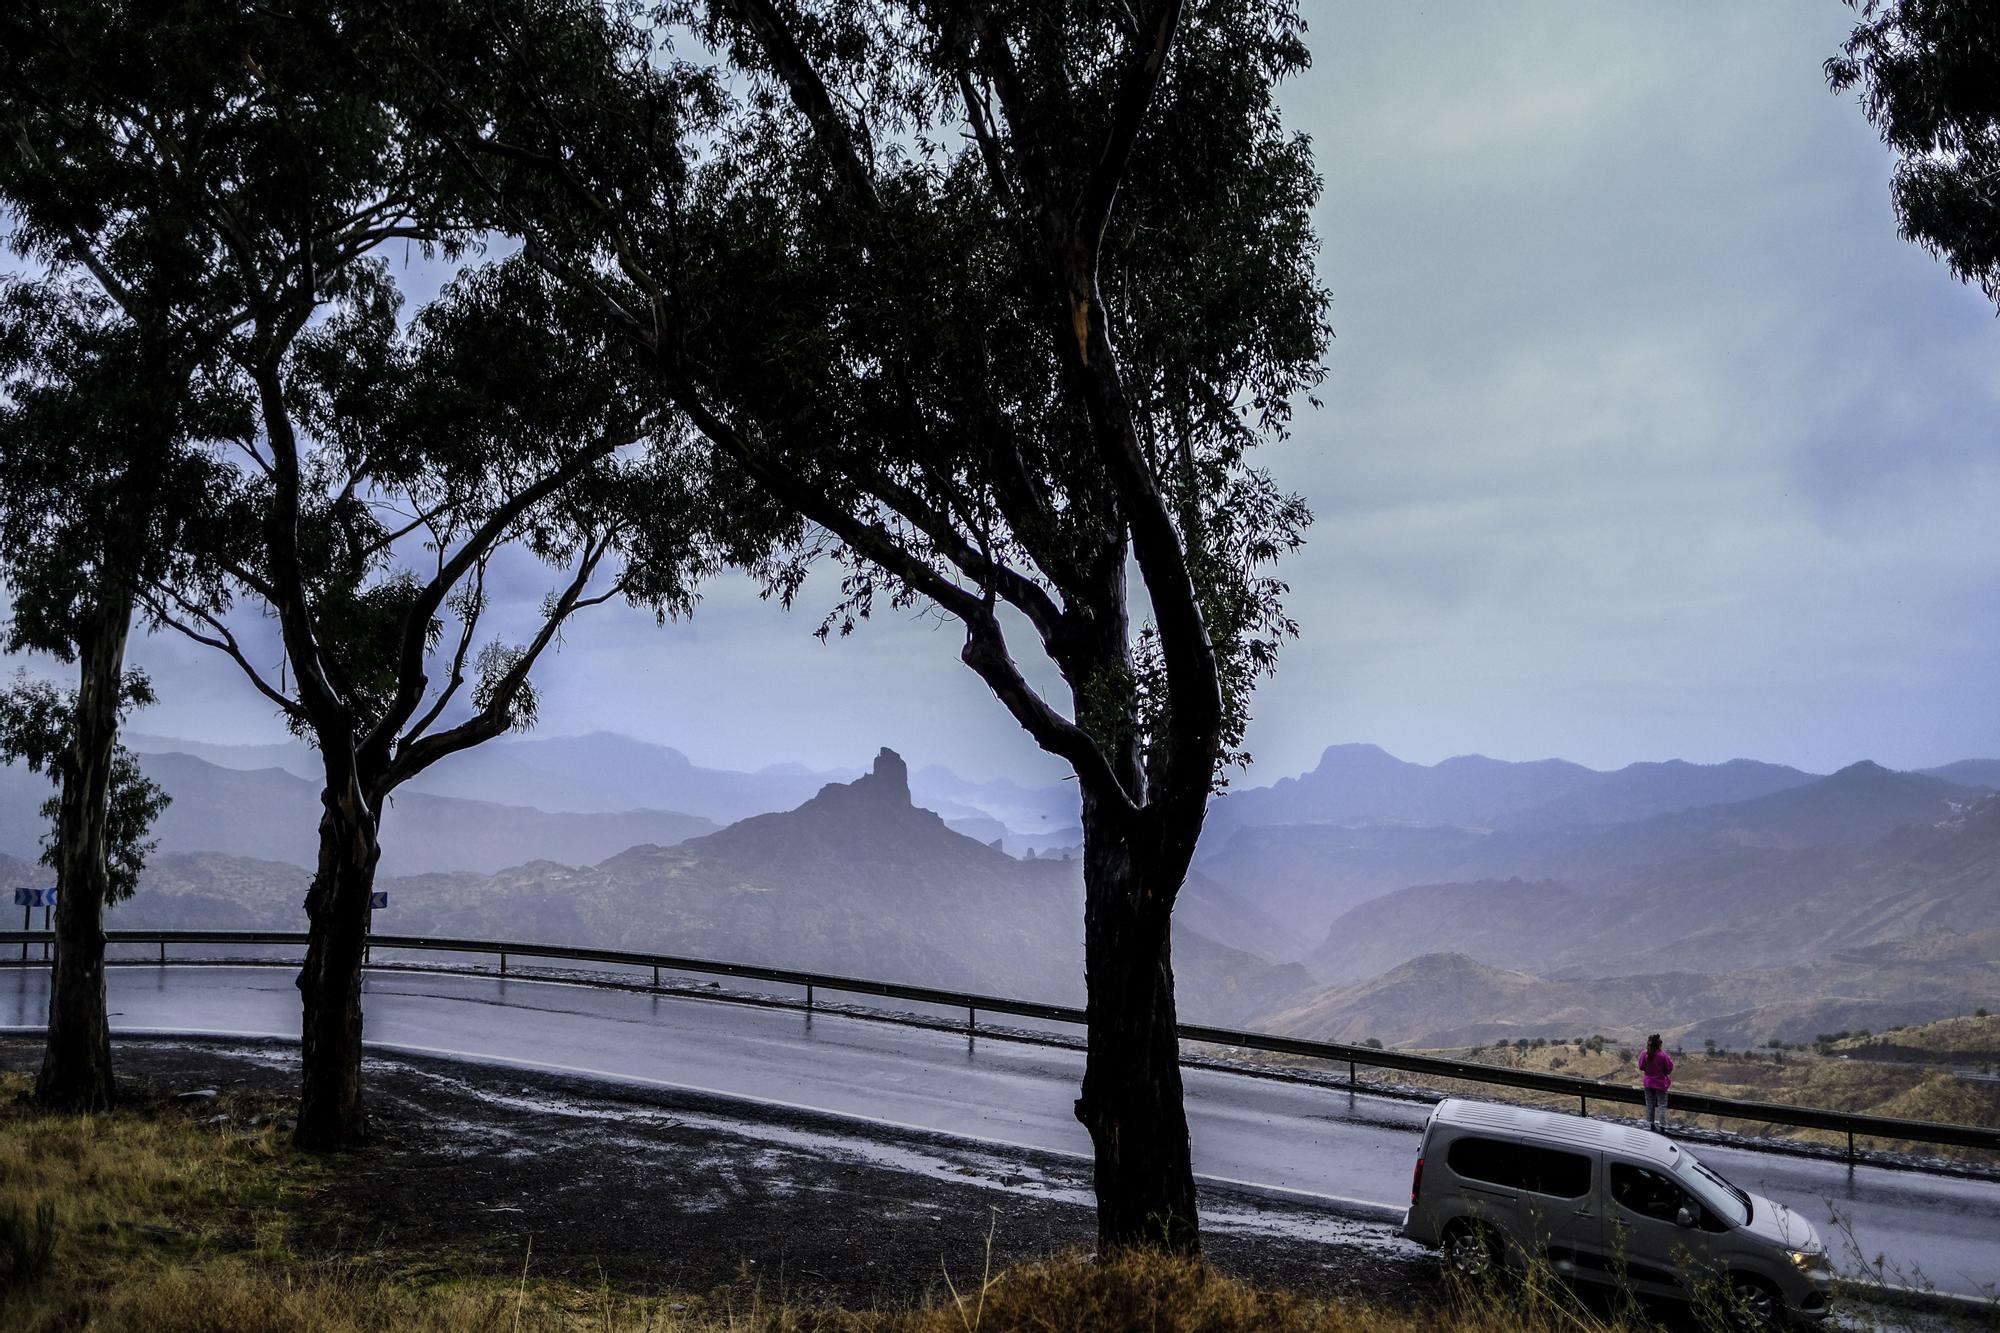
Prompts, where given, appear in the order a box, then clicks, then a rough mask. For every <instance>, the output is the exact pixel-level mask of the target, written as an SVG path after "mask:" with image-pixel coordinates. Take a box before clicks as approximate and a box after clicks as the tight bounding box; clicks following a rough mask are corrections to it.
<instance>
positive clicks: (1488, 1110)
mask: <svg viewBox="0 0 2000 1333" xmlns="http://www.w3.org/2000/svg"><path fill="white" fill-rule="evenodd" d="M1432 1121H1433V1123H1436V1124H1445V1125H1457V1126H1461V1127H1463V1128H1465V1129H1477V1130H1484V1131H1486V1132H1487V1133H1489V1134H1491V1133H1498V1134H1513V1135H1520V1136H1524V1137H1527V1138H1534V1139H1541V1140H1544V1141H1547V1142H1551V1143H1560V1144H1564V1145H1566V1146H1569V1147H1574V1148H1597V1149H1600V1150H1605V1149H1608V1150H1611V1151H1615V1152H1618V1153H1622V1154H1624V1155H1625V1156H1627V1157H1636V1158H1638V1159H1640V1160H1641V1161H1648V1162H1654V1163H1657V1164H1659V1165H1660V1166H1663V1167H1666V1168H1669V1169H1671V1168H1672V1167H1673V1165H1674V1163H1675V1162H1677V1161H1679V1160H1680V1155H1681V1150H1680V1148H1679V1146H1677V1145H1676V1144H1675V1143H1674V1141H1673V1140H1672V1139H1669V1138H1667V1137H1665V1136H1664V1135H1661V1134H1655V1133H1653V1132H1652V1131H1650V1130H1644V1129H1640V1128H1638V1127H1637V1126H1634V1125H1621V1124H1618V1123H1617V1122H1615V1121H1608V1120H1593V1119H1591V1118H1590V1117H1588V1116H1581V1115H1565V1114H1563V1113H1562V1112H1560V1111H1540V1110H1536V1109H1535V1108H1534V1107H1532V1106H1506V1105H1503V1104H1501V1103H1498V1102H1475V1101H1470V1100H1468V1099H1466V1098H1463V1097H1448V1098H1446V1099H1445V1100H1444V1101H1442V1102H1439V1103H1438V1108H1437V1110H1436V1112H1435V1113H1434V1114H1433V1115H1432Z"/></svg>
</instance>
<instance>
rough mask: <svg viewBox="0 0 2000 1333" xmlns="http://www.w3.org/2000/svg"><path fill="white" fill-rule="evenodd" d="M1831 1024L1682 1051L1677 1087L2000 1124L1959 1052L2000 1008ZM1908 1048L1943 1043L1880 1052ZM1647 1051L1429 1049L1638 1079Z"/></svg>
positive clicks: (1608, 1044) (1994, 1029)
mask: <svg viewBox="0 0 2000 1333" xmlns="http://www.w3.org/2000/svg"><path fill="white" fill-rule="evenodd" d="M1823 1035H1825V1036H1827V1037H1831V1038H1834V1039H1833V1040H1829V1041H1822V1042H1816V1043H1811V1044H1808V1045H1805V1046H1804V1047H1802V1048H1801V1047H1792V1046H1788V1047H1785V1048H1784V1049H1774V1048H1772V1047H1769V1046H1766V1047H1763V1048H1751V1049H1741V1050H1732V1049H1729V1048H1725V1047H1720V1046H1718V1047H1716V1048H1715V1049H1713V1050H1710V1049H1707V1048H1697V1049H1694V1050H1682V1051H1680V1052H1678V1053H1676V1054H1675V1057H1674V1059H1675V1065H1674V1091H1676V1092H1679V1093H1701V1094H1705V1095H1707V1096H1711V1097H1729V1098H1734V1099H1737V1100H1743V1101H1762V1102H1778V1103H1781V1104H1784V1105H1788V1106H1810V1107H1817V1108H1821V1109H1825V1110H1834V1111H1848V1112H1853V1113H1856V1114H1863V1115H1880V1116H1891V1117H1895V1118H1897V1119H1903V1120H1930V1121H1938V1122H1942V1123H1948V1124H1961V1125H1985V1126H1991V1127H1994V1128H2000V1082H1986V1081H1983V1080H1977V1079H1967V1078H1963V1077H1960V1076H1959V1071H1963V1070H1965V1069H1966V1066H1965V1064H1964V1061H1963V1059H1962V1057H1960V1056H1958V1055H1956V1054H1954V1047H1955V1046H1956V1044H1958V1043H1964V1044H1966V1045H1976V1044H1977V1043H1979V1042H1982V1041H1986V1040H2000V1018H1995V1017H1991V1016H1987V1017H1962V1018H1949V1019H1943V1020H1940V1021H1938V1022H1935V1023H1928V1024H1923V1025H1920V1026H1916V1027H1910V1028H1903V1029H1898V1030H1897V1031H1894V1032H1885V1033H1881V1034H1879V1035H1870V1036H1859V1035H1853V1036H1849V1035H1844V1034H1843V1035H1841V1036H1838V1037H1835V1035H1834V1034H1831V1033H1828V1034H1823ZM1899 1048H1900V1049H1907V1050H1912V1051H1928V1052H1931V1053H1932V1058H1931V1059H1929V1060H1917V1059H1912V1058H1902V1057H1898V1058H1889V1059H1883V1058H1876V1053H1879V1052H1881V1051H1884V1050H1895V1049H1899ZM1636 1053H1637V1043H1621V1042H1619V1041H1617V1040H1614V1039H1607V1038H1606V1037H1605V1036H1603V1035H1602V1034H1597V1033H1592V1034H1590V1035H1588V1036H1584V1037H1581V1038H1576V1039H1570V1040H1561V1041H1547V1040H1545V1039H1536V1040H1533V1041H1529V1040H1526V1039H1520V1040H1519V1042H1518V1043H1517V1042H1500V1043H1493V1044H1480V1045H1473V1046H1458V1047H1448V1048H1442V1049H1433V1050H1428V1051H1425V1052H1424V1054H1429V1055H1440V1056H1445V1057H1449V1058H1451V1059H1460V1060H1472V1061H1477V1062H1479V1063H1481V1064H1489V1065H1498V1066H1501V1067H1504V1068H1508V1069H1527V1070H1535V1071H1537V1072H1541V1073H1553V1074H1561V1075H1565V1076H1567V1077H1570V1078H1583V1079H1591V1080H1595V1081H1597V1082H1600V1083H1604V1084H1607V1085H1613V1086H1621V1087H1627V1088H1633V1087H1637V1086H1638V1084H1639V1076H1638V1072H1637V1069H1636V1066H1635V1057H1636ZM1977 1070H1978V1066H1976V1065H1975V1066H1972V1067H1971V1072H1977ZM1329 1072H1332V1073H1334V1074H1337V1075H1344V1074H1345V1072H1346V1067H1345V1065H1342V1066H1340V1068H1339V1069H1337V1070H1330V1071H1329ZM1381 1077H1382V1078H1384V1079H1386V1080H1389V1081H1392V1082H1394V1083H1397V1084H1401V1085H1406V1086H1414V1087H1424V1088H1431V1089H1435V1090H1436V1091H1439V1092H1445V1093H1450V1094H1452V1095H1456V1096H1468V1097H1479V1098H1484V1099H1486V1100H1499V1101H1520V1102H1525V1103H1530V1104H1534V1105H1545V1106H1554V1107H1558V1108H1560V1109H1563V1110H1569V1111H1573V1110H1575V1109H1577V1107H1576V1099H1575V1098H1574V1097H1573V1096H1567V1095H1564V1096H1555V1095H1553V1094H1542V1093H1535V1092H1529V1091H1524V1090H1520V1089H1514V1088H1506V1087H1501V1086H1498V1085H1493V1084H1470V1083H1466V1082H1463V1081H1461V1080H1454V1079H1439V1078H1432V1077H1429V1076H1427V1075H1421V1074H1407V1073H1403V1072H1401V1071H1384V1072H1383V1074H1382V1075H1381ZM1590 1110H1591V1114H1593V1115H1601V1116H1627V1117H1632V1118H1639V1117H1640V1116H1641V1114H1642V1113H1641V1112H1640V1110H1639V1108H1638V1107H1636V1106H1628V1105H1622V1104H1618V1103H1614V1102H1609V1101H1603V1102H1595V1103H1592V1105H1591V1107H1590ZM1672 1119H1673V1123H1677V1124H1683V1125H1689V1124H1692V1125H1699V1126H1701V1127H1704V1128H1721V1129H1728V1130H1732V1131H1736V1132H1739V1133H1743V1132H1755V1133H1757V1134H1759V1135H1761V1136H1764V1137H1779V1138H1788V1139H1792V1140H1795V1141H1799V1142H1808V1143H1825V1144H1830V1145H1836V1146H1845V1144H1846V1136H1845V1135H1839V1134H1834V1133H1832V1132H1830V1131H1820V1130H1807V1129H1794V1128H1790V1127H1785V1126H1777V1125H1770V1126H1763V1125H1758V1126H1751V1125H1745V1124H1743V1123H1740V1122H1734V1121H1725V1120H1719V1119H1716V1118H1714V1117H1709V1116H1689V1115H1686V1114H1685V1113H1682V1112H1674V1113H1673V1117H1672ZM1864 1146H1867V1147H1872V1148H1876V1149H1880V1150H1883V1151H1891V1152H1917V1153H1921V1154H1924V1155H1927V1156H1943V1157H1954V1158H1961V1159H1965V1160H1970V1161H1981V1162H1984V1161H1987V1160H1988V1159H1989V1158H1990V1154H1984V1153H1980V1152H1977V1151H1975V1150H1972V1149H1958V1148H1946V1147H1939V1146H1936V1145H1930V1144H1917V1143H1910V1142H1905V1141H1883V1142H1874V1143H1867V1142H1865V1141H1864Z"/></svg>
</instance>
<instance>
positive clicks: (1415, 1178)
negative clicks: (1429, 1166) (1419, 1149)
mask: <svg viewBox="0 0 2000 1333" xmlns="http://www.w3.org/2000/svg"><path fill="white" fill-rule="evenodd" d="M1423 1187H1424V1159H1423V1158H1421V1157H1419V1158H1418V1159H1417V1169H1416V1170H1415V1171H1413V1172H1411V1173H1410V1207H1412V1208H1414V1207H1416V1206H1417V1194H1418V1192H1419V1191H1420V1190H1422V1189H1423Z"/></svg>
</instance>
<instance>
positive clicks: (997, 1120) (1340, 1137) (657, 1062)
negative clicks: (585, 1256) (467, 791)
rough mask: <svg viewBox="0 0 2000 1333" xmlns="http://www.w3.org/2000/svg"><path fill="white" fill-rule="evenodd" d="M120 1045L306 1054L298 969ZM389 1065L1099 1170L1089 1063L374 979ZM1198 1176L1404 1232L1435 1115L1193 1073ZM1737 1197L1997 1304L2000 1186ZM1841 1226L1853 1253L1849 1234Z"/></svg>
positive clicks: (1770, 1179)
mask: <svg viewBox="0 0 2000 1333" xmlns="http://www.w3.org/2000/svg"><path fill="white" fill-rule="evenodd" d="M110 977H111V980H110V988H111V989H110V1001H111V1003H110V1007H111V1010H112V1014H113V1016H112V1029H113V1031H114V1032H141V1031H150V1032H185V1033H203V1034H215V1035H229V1036H246V1037H249V1036H255V1037H279V1038H295V1037H296V1036H297V1033H298V1016H299V1009H298V993H297V991H296V990H294V989H293V987H292V982H291V977H292V974H291V972H290V971H289V970H287V969H284V968H251V967H245V968H235V967H226V968H225V967H177V966H168V967H164V968H156V967H116V968H113V969H111V973H110ZM47 1004H48V998H47V981H46V974H45V973H43V972H42V971H41V970H40V969H34V968H29V969H21V970H19V971H14V970H12V969H9V971H8V972H7V973H0V1028H9V1027H12V1028H32V1027H37V1026H39V1025H40V1024H41V1023H42V1022H43V1021H45V1018H46V1014H47ZM364 1005H365V1013H366V1023H367V1041H368V1043H369V1044H370V1045H371V1046H381V1047H385V1048H392V1049H402V1050H408V1051H419V1052H426V1053H432V1054H439V1055H452V1056H459V1057H466V1058H471V1059H475V1060H479V1061H483V1062H489V1063H495V1064H514V1065H523V1066H532V1067H536V1068H545V1069H555V1070H561V1071H565V1072H569V1073H574V1074H581V1075H586V1076H596V1077H602V1078H606V1079H611V1080H615V1081H620V1082H631V1083H647V1084H655V1085H660V1086H668V1087H678V1088H691V1089H695V1090H699V1091H704V1092H708V1093H713V1094H716V1095H720V1096H724V1097H731V1098H739V1099H747V1100H753V1101H759V1102H768V1103H777V1104H781V1105H787V1106H795V1107H801V1108H806V1109H810V1110H815V1111H822V1112H829V1113H832V1114H835V1115H841V1116H847V1117H853V1118H859V1119H865V1120H871V1121H877V1122H885V1123H888V1124H892V1125H896V1126H900V1127H910V1128H917V1129H925V1130H931V1131H936V1132H940V1133H945V1134H951V1135H955V1136H959V1137H963V1138H967V1139H972V1140H977V1141H982V1142H985V1143H989V1144H993V1145H998V1146H1017V1147H1027V1148H1036V1149H1043V1150H1048V1151H1054V1152H1063V1153H1072V1154H1076V1155H1079V1156H1086V1155H1088V1153H1089V1149H1090V1144H1089V1139H1088V1138H1087V1136H1086V1135H1085V1134H1084V1131H1083V1128H1082V1126H1080V1125H1079V1124H1078V1123H1077V1122H1076V1119H1075V1118H1074V1116H1073V1115H1072V1114H1071V1111H1070V1106H1071V1102H1072V1100H1073V1099H1074V1097H1075V1095H1076V1086H1077V1082H1078V1080H1079V1078H1080V1077H1081V1074H1082V1055H1081V1053H1080V1052H1076V1051H1071V1050H1063V1049H1054V1048H1049V1047H1043V1046H1034V1045H1027V1044H1022V1043H1018V1042H1010V1041H1006V1040H1002V1039H998V1038H994V1037H989V1036H984V1035H982V1036H978V1037H975V1038H970V1039H968V1038H967V1037H966V1036H965V1035H964V1034H962V1033H958V1034H954V1033H949V1032H940V1031H934V1030H929V1029H923V1028H911V1027H901V1026H895V1025H890V1024H884V1023H877V1022H868V1021H865V1020H860V1019H854V1018H845V1017H840V1016H837V1015H831V1014H826V1013H820V1014H815V1015H811V1016H807V1015H805V1014H802V1013H800V1012H798V1011H796V1010H785V1009H771V1008H761V1007H755V1006H748V1005H739V1004H729V1003H722V1002H717V1001H708V1000H702V999H698V998H689V997H686V996H677V995H648V994H640V993H633V992H629V991H622V990H605V989H594V988H587V987H580V986H565V985H560V984H553V983H549V982H543V981H534V980H526V979H505V980H502V979H498V978H492V977H460V976H445V975H420V974H412V973H386V972H374V973H370V974H369V976H368V979H367V982H366V988H365V1001H364ZM1185 1078H1186V1084H1187V1098H1188V1118H1189V1124H1190V1132H1191V1134H1192V1137H1193V1143H1194V1158H1195V1169H1196V1171H1197V1173H1199V1174H1200V1175H1202V1176H1203V1177H1205V1178H1207V1179H1210V1180H1215V1181H1218V1182H1229V1183H1235V1184H1244V1185H1251V1186H1256V1187H1259V1188H1263V1189H1266V1190H1272V1191H1281V1192H1283V1193H1285V1194H1287V1195H1289V1196H1293V1197H1296V1196H1299V1195H1306V1196H1312V1197H1313V1198H1314V1199H1316V1200H1322V1201H1324V1206H1326V1207H1328V1208H1330V1209H1332V1210H1335V1211H1339V1212H1344V1213H1347V1214H1350V1215H1358V1216H1362V1217H1372V1218H1378V1219H1382V1220H1385V1221H1386V1220H1389V1219H1392V1218H1400V1216H1401V1210H1402V1206H1403V1204H1404V1202H1405V1201H1407V1199H1408V1196H1409V1179H1410V1168H1411V1164H1412V1162H1413V1160H1414V1157H1415V1153H1416V1146H1417V1131H1418V1130H1419V1128H1420V1127H1421V1126H1422V1124H1423V1121H1424V1117H1425V1116H1426V1115H1427V1114H1428V1108H1427V1107H1424V1106H1422V1105H1418V1104H1413V1103H1409V1102H1402V1101H1397V1100H1393V1099H1389V1098H1382V1097H1375V1096H1369V1095H1365V1094H1363V1095H1353V1094H1348V1093H1343V1092H1337V1091H1330V1090H1328V1089H1326V1088H1322V1087H1313V1086H1308V1085H1303V1084H1296V1083H1287V1082H1279V1081H1273V1080H1268V1079H1258V1078H1250V1077H1245V1076H1243V1075H1239V1074H1229V1073H1223V1072H1218V1071H1212V1070H1206V1069H1189V1070H1187V1071H1186V1073H1185ZM1698 1153H1699V1155H1700V1156H1701V1157H1702V1158H1703V1159H1704V1160H1706V1161H1708V1162H1710V1163H1711V1164H1712V1165H1714V1166H1715V1167H1716V1168H1717V1169H1718V1170H1720V1171H1721V1172H1722V1173H1723V1174H1725V1175H1727V1176H1729V1177H1730V1178H1731V1179H1732V1180H1734V1181H1735V1182H1736V1183H1737V1184H1739V1185H1741V1186H1742V1187H1743V1188H1745V1189H1748V1190H1750V1191H1752V1192H1754V1193H1758V1194H1764V1195H1768V1196H1770V1197H1771V1198H1774V1199H1778V1200H1781V1201H1783V1202H1785V1203H1788V1204H1790V1205H1792V1206H1793V1207H1794V1208H1796V1209H1797V1210H1798V1211H1800V1212H1801V1213H1802V1214H1804V1215H1805V1216H1807V1217H1809V1218H1811V1219H1812V1220H1813V1221H1814V1222H1815V1223H1816V1224H1817V1225H1818V1226H1819V1227H1820V1230H1821V1232H1822V1233H1823V1234H1826V1235H1827V1236H1828V1239H1829V1242H1830V1243H1831V1244H1832V1245H1833V1247H1834V1250H1835V1253H1836V1255H1837V1256H1838V1255H1840V1254H1841V1252H1842V1251H1843V1250H1848V1251H1849V1253H1848V1254H1847V1262H1845V1263H1843V1264H1842V1266H1843V1267H1852V1266H1853V1265H1854V1263H1856V1262H1857V1261H1873V1260H1875V1259H1876V1257H1877V1256H1878V1255H1880V1256H1882V1257H1883V1258H1884V1259H1885V1260H1886V1261H1887V1265H1888V1269H1889V1276H1890V1277H1891V1280H1896V1281H1904V1282H1910V1281H1914V1280H1918V1278H1917V1272H1918V1270H1920V1272H1921V1278H1922V1279H1927V1280H1928V1281H1929V1282H1930V1283H1933V1284H1935V1285H1936V1287H1937V1288H1938V1289H1940V1290H1943V1291H1952V1292H1965V1293H1974V1292H1981V1291H1992V1290H1993V1289H1995V1288H1996V1287H2000V1185H1996V1184H1992V1183H1986V1182H1979V1181H1969V1180H1961V1179H1955V1178H1950V1177H1941V1176H1933V1175H1926V1174H1922V1173H1918V1172H1909V1171H1896V1170H1889V1169H1885V1168H1880V1167H1868V1166H1863V1167H1857V1168H1854V1169H1852V1170H1849V1169H1848V1168H1846V1167H1845V1166H1843V1165H1841V1164H1837V1163H1828V1162H1823V1161H1816V1160H1810V1159H1802V1158H1796V1157H1787V1156H1781V1155H1777V1154H1770V1153H1759V1152H1754V1151H1750V1150H1746V1149H1733V1148H1721V1147H1711V1146H1702V1147H1700V1148H1699V1149H1698ZM1835 1213H1837V1214H1838V1215H1839V1216H1840V1217H1841V1218H1843V1219H1845V1220H1846V1221H1847V1222H1848V1224H1849V1226H1850V1228H1851V1232H1852V1236H1853V1244H1852V1245H1851V1246H1850V1245H1849V1244H1848V1242H1846V1241H1845V1240H1844V1239H1842V1237H1840V1236H1839V1235H1836V1234H1833V1231H1832V1229H1831V1228H1830V1227H1829V1225H1828V1222H1829V1219H1830V1218H1831V1217H1832V1216H1833V1215H1834V1214H1835Z"/></svg>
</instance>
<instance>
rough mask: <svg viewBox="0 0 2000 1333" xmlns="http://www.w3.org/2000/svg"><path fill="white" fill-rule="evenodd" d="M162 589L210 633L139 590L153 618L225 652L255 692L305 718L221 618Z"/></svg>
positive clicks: (287, 712)
mask: <svg viewBox="0 0 2000 1333" xmlns="http://www.w3.org/2000/svg"><path fill="white" fill-rule="evenodd" d="M162 591H165V592H166V594H167V595H168V597H170V598H172V600H173V602H174V604H175V605H177V606H179V607H180V608H181V610H182V612H183V613H184V614H186V615H189V616H192V617H194V618H196V619H199V620H200V621H201V622H202V623H203V624H205V625H207V626H208V627H209V629H210V631H211V633H208V634H203V633H202V632H201V631H200V630H197V629H196V628H194V626H192V625H190V624H188V623H187V622H186V621H184V620H182V619H181V618H180V617H178V616H176V615H174V614H173V613H172V612H170V611H168V610H167V608H166V607H165V606H164V605H163V604H162V603H161V601H160V599H159V597H158V596H157V595H156V594H155V592H154V591H153V590H150V589H149V590H142V591H140V592H139V593H138V594H137V596H138V598H139V601H140V602H141V603H143V604H144V605H145V608H146V610H147V612H148V613H150V614H151V615H152V617H153V619H155V620H157V621H159V622H160V623H161V624H162V625H165V626H167V627H168V628H170V629H175V630H178V631H180V633H182V634H183V635H185V636H186V637H187V638H189V639H191V640H193V641H194V642H196V643H198V644H201V645H202V646H203V647H205V648H214V649H216V650H217V651H219V652H221V653H223V654H225V655H226V656H228V657H229V659H230V660H231V661H233V662H235V663H236V665H237V666H238V667H240V668H242V671H243V674H244V675H245V676H247V677H249V678H250V683H251V685H253V686H255V687H256V689H257V692H258V693H259V694H261V695H263V696H264V697H265V698H266V699H269V700H270V701H271V702H272V703H274V704H276V705H277V706H278V707H279V709H280V710H282V711H283V712H284V714H285V716H287V717H290V718H294V719H297V720H298V721H301V722H303V721H305V720H306V715H305V710H304V709H303V708H300V707H299V705H298V704H297V702H295V701H294V700H293V699H291V698H290V697H288V696H287V695H286V694H284V693H283V692H282V691H281V690H279V689H277V688H276V687H275V686H273V685H272V684H271V683H270V682H269V681H267V680H265V679H264V676H263V674H262V673H261V672H259V671H258V670H257V668H256V667H254V666H252V665H251V664H250V659H249V658H248V657H246V656H245V655H244V653H243V648H242V645H241V644H239V643H238V642H237V640H236V636H235V635H234V634H233V633H231V632H230V629H229V627H228V626H227V625H225V624H223V623H222V621H220V620H219V619H217V618H216V617H215V616H214V615H212V614H210V613H209V612H208V611H206V610H205V609H203V608H202V607H200V606H197V605H196V604H194V603H193V602H190V601H188V600H187V599H186V598H184V597H182V596H181V595H180V594H179V593H177V592H175V591H174V590H173V589H171V588H167V589H163V590H162Z"/></svg>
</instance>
